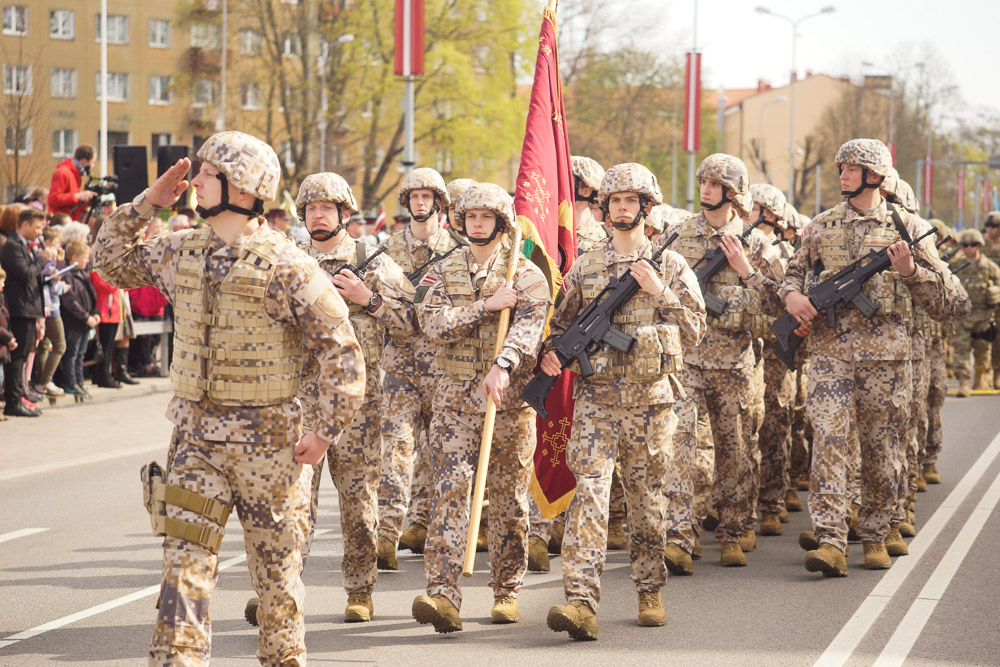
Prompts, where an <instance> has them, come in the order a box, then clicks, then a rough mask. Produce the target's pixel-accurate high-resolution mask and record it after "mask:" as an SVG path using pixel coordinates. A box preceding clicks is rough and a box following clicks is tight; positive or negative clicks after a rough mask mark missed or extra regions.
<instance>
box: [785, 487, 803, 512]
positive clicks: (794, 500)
mask: <svg viewBox="0 0 1000 667" xmlns="http://www.w3.org/2000/svg"><path fill="white" fill-rule="evenodd" d="M785 509H786V510H788V511H789V512H801V511H802V501H801V500H799V494H797V493H795V489H793V488H791V487H789V488H788V490H787V491H785Z"/></svg>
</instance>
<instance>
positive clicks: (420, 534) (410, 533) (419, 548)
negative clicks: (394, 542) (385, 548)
mask: <svg viewBox="0 0 1000 667" xmlns="http://www.w3.org/2000/svg"><path fill="white" fill-rule="evenodd" d="M426 542H427V526H425V525H424V524H422V523H417V522H413V523H411V524H410V525H409V526H408V527H407V528H406V530H404V531H403V534H402V535H400V536H399V548H400V549H409V550H410V551H412V552H413V553H415V554H422V553H423V552H424V543H426Z"/></svg>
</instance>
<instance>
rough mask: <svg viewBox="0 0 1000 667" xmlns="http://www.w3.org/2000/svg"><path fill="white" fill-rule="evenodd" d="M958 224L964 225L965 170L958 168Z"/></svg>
mask: <svg viewBox="0 0 1000 667" xmlns="http://www.w3.org/2000/svg"><path fill="white" fill-rule="evenodd" d="M957 189H958V201H957V202H956V203H957V205H958V225H959V226H960V227H963V226H965V170H964V169H959V170H958V188H957Z"/></svg>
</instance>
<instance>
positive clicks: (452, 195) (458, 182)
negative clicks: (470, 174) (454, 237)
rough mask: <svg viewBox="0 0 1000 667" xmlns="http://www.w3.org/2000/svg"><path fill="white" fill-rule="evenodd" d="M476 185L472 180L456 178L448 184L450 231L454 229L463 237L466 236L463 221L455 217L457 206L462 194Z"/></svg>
mask: <svg viewBox="0 0 1000 667" xmlns="http://www.w3.org/2000/svg"><path fill="white" fill-rule="evenodd" d="M475 184H476V182H475V181H474V180H472V179H471V178H456V179H454V180H451V181H449V182H448V188H447V189H448V201H449V202H451V203H449V204H448V229H454V230H455V231H456V232H458V233H459V234H461V235H462V236H464V235H465V230H464V229H462V227H461V221H460V220H459V219H458V217H457V216H456V215H455V205H456V204H457V203H458V198H459V197H461V196H462V193H463V192H465V191H466V190H468V189H469V188H470V187H472V186H473V185H475Z"/></svg>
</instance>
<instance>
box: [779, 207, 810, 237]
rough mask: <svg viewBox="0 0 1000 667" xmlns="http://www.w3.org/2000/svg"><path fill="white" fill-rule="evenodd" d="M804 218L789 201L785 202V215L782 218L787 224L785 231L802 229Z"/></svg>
mask: <svg viewBox="0 0 1000 667" xmlns="http://www.w3.org/2000/svg"><path fill="white" fill-rule="evenodd" d="M804 217H805V216H803V215H802V214H800V213H799V212H798V211H796V210H795V207H794V206H792V204H791V203H790V202H789V201H788V200H785V214H784V215H783V216H782V217H781V219H782V220H783V221H784V223H785V229H796V230H797V229H802V226H803V222H802V218H804Z"/></svg>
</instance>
